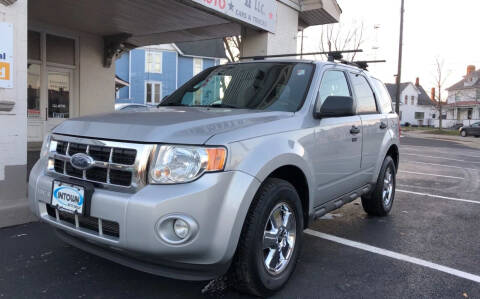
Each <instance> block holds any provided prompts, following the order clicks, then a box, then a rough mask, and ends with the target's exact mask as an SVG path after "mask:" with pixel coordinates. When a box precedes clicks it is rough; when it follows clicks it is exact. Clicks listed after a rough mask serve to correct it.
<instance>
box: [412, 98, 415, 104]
mask: <svg viewBox="0 0 480 299" xmlns="http://www.w3.org/2000/svg"><path fill="white" fill-rule="evenodd" d="M412 105H415V97H414V96H412Z"/></svg>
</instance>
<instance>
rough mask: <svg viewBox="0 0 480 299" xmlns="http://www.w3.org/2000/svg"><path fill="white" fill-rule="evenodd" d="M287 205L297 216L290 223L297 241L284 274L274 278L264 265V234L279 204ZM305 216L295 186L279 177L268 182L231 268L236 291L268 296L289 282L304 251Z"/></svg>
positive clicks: (249, 216) (250, 214) (252, 209)
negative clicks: (293, 227)
mask: <svg viewBox="0 0 480 299" xmlns="http://www.w3.org/2000/svg"><path fill="white" fill-rule="evenodd" d="M285 203H286V204H287V206H288V207H289V208H290V209H291V210H290V211H291V212H292V214H293V215H294V216H295V221H293V220H292V221H291V222H292V223H295V230H296V234H295V235H296V240H295V242H294V245H293V246H292V248H293V251H291V253H290V259H289V261H288V263H287V264H286V265H285V266H284V268H283V271H282V272H280V273H278V274H275V275H274V274H271V273H270V272H269V271H268V270H267V266H266V265H265V263H264V261H265V253H266V252H268V251H269V250H270V249H264V248H263V247H264V246H263V244H264V243H263V242H264V231H265V230H266V228H267V225H269V224H267V221H269V216H270V215H271V213H272V212H273V211H274V210H275V208H277V209H278V206H279V205H280V206H282V207H283V204H285ZM282 211H283V210H282ZM283 215H284V214H283ZM302 215H303V212H302V204H301V201H300V197H299V196H298V193H297V191H296V189H295V188H294V187H293V186H292V184H290V183H289V182H287V181H284V180H281V179H277V178H269V179H267V180H265V182H264V183H263V184H262V185H261V186H260V188H259V190H258V192H257V194H256V195H255V198H254V199H253V201H252V204H251V206H250V209H249V211H248V214H247V217H246V219H245V222H244V225H243V228H242V233H241V236H240V239H239V242H238V246H237V252H236V254H235V257H234V259H233V262H232V266H231V268H230V272H229V279H230V282H231V284H232V286H233V287H234V288H235V289H237V290H238V291H239V292H243V293H249V294H252V295H255V296H262V297H265V296H270V295H272V294H273V293H274V292H276V291H278V290H280V289H281V288H282V287H283V286H284V285H285V284H286V283H287V281H288V279H289V278H290V276H291V275H292V273H293V271H294V269H295V266H296V263H297V259H298V256H299V253H300V250H301V245H302V238H303V228H304V227H303V216H302ZM290 219H291V218H290ZM277 250H278V249H277Z"/></svg>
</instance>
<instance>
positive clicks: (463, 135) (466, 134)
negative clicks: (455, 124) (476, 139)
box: [460, 130, 468, 137]
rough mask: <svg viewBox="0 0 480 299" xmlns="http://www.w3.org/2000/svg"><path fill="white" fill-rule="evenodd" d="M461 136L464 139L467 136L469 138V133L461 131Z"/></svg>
mask: <svg viewBox="0 0 480 299" xmlns="http://www.w3.org/2000/svg"><path fill="white" fill-rule="evenodd" d="M460 135H461V136H462V137H467V136H468V133H467V131H466V130H461V131H460Z"/></svg>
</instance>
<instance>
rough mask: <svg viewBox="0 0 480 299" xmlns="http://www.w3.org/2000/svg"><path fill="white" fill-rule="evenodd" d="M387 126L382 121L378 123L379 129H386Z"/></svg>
mask: <svg viewBox="0 0 480 299" xmlns="http://www.w3.org/2000/svg"><path fill="white" fill-rule="evenodd" d="M386 128H387V124H386V123H384V122H383V121H382V122H381V123H380V129H382V130H383V129H386Z"/></svg>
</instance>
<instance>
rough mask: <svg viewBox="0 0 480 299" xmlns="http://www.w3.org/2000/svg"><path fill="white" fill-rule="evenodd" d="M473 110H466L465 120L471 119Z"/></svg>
mask: <svg viewBox="0 0 480 299" xmlns="http://www.w3.org/2000/svg"><path fill="white" fill-rule="evenodd" d="M472 114H473V109H472V108H470V109H468V110H467V119H472Z"/></svg>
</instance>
